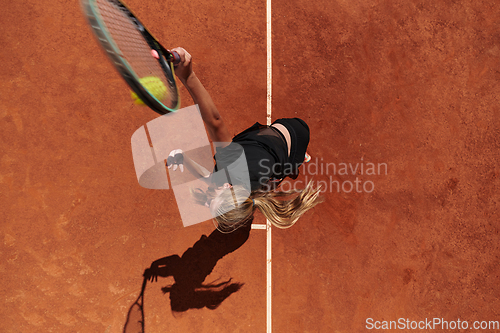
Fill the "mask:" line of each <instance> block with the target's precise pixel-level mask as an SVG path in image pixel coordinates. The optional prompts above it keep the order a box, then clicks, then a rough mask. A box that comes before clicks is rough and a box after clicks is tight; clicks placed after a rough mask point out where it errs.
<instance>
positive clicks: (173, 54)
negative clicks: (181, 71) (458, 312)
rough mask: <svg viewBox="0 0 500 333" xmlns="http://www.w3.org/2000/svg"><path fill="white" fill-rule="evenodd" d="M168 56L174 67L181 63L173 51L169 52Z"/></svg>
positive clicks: (177, 54)
mask: <svg viewBox="0 0 500 333" xmlns="http://www.w3.org/2000/svg"><path fill="white" fill-rule="evenodd" d="M170 54H171V55H172V57H171V59H172V62H173V63H174V66H175V65H178V64H179V63H180V62H181V57H180V56H179V53H177V52H175V51H170Z"/></svg>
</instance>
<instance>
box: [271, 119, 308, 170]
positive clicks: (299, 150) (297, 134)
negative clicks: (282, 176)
mask: <svg viewBox="0 0 500 333" xmlns="http://www.w3.org/2000/svg"><path fill="white" fill-rule="evenodd" d="M273 124H281V125H283V126H285V127H286V129H287V130H288V132H290V138H291V141H292V142H291V143H292V146H291V147H290V156H289V157H288V163H291V164H292V165H294V167H295V168H297V169H298V168H299V166H301V165H302V163H303V162H304V158H305V155H306V151H307V146H308V145H309V138H310V136H309V126H307V124H306V122H305V121H303V120H302V119H300V118H282V119H278V120H276V121H274V122H273Z"/></svg>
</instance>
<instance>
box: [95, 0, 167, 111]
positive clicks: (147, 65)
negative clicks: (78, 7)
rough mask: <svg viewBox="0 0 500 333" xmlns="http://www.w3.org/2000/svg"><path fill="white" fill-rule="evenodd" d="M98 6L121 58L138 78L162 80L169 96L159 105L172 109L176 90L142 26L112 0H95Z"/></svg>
mask: <svg viewBox="0 0 500 333" xmlns="http://www.w3.org/2000/svg"><path fill="white" fill-rule="evenodd" d="M96 4H97V7H98V9H99V14H100V16H101V18H102V20H103V22H104V24H105V25H106V30H107V32H108V33H109V34H110V37H111V38H112V40H113V41H114V42H115V43H116V46H117V47H118V49H119V50H120V52H121V54H120V56H121V57H122V58H124V59H125V60H126V62H127V63H128V65H129V66H130V67H131V69H132V70H133V72H135V73H136V75H137V76H138V77H139V79H140V78H144V77H150V76H154V77H157V78H159V79H160V80H161V81H162V82H163V83H164V85H165V87H167V89H168V94H165V96H164V97H163V98H161V99H160V102H162V103H167V104H166V106H167V107H171V105H170V104H171V103H172V101H171V100H170V98H169V96H174V95H175V94H176V91H175V87H174V86H173V84H172V82H170V80H169V79H168V78H167V77H166V75H165V73H164V71H163V68H162V66H161V65H160V63H159V62H158V60H157V59H155V58H154V57H153V56H152V55H151V47H150V46H149V44H148V42H147V41H146V39H145V37H144V35H143V34H142V33H141V32H140V31H139V30H138V29H139V26H138V25H137V24H136V23H135V22H134V21H135V20H134V18H133V17H130V16H129V15H128V11H127V9H126V8H123V7H122V6H120V5H119V4H117V3H114V2H112V0H111V1H109V0H96ZM150 93H151V94H152V95H153V96H155V95H154V94H153V93H152V92H150ZM155 97H157V96H155Z"/></svg>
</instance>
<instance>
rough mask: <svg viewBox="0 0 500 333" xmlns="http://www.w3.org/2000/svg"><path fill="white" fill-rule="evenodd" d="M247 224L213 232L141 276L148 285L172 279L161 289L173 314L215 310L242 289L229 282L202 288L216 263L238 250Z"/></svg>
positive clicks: (244, 236)
mask: <svg viewBox="0 0 500 333" xmlns="http://www.w3.org/2000/svg"><path fill="white" fill-rule="evenodd" d="M250 229H251V223H248V224H247V225H246V226H244V227H241V228H239V229H237V230H236V231H234V232H232V233H229V234H224V233H221V232H220V231H218V230H217V229H216V230H214V231H213V232H212V233H211V234H210V235H209V236H208V237H207V236H205V235H203V236H201V238H200V239H199V240H198V241H197V242H196V243H195V244H194V245H193V246H192V247H190V248H189V249H187V250H186V252H184V253H183V254H182V256H179V255H176V254H175V255H171V256H168V257H164V258H161V259H158V260H155V261H154V262H153V263H152V264H151V267H150V268H148V269H146V270H145V272H144V278H145V279H149V280H150V281H154V280H157V278H158V277H173V278H174V281H175V283H174V284H173V285H171V286H166V287H163V288H162V291H163V293H164V294H166V293H170V306H171V308H172V311H174V312H184V311H187V310H189V309H201V308H204V307H206V308H208V309H212V310H213V309H216V308H217V307H218V306H219V305H220V304H221V303H222V302H223V301H224V300H225V299H227V298H228V297H229V296H230V295H231V294H233V293H235V292H237V291H238V290H240V289H241V287H242V286H243V284H242V283H233V282H231V281H232V279H229V280H228V281H222V282H219V283H208V284H204V283H203V282H204V281H205V279H206V277H207V276H208V275H210V273H211V272H212V271H213V269H214V267H215V265H216V264H217V262H218V261H219V260H220V259H222V258H223V257H224V256H226V255H227V254H229V253H231V252H233V251H235V250H237V249H238V248H239V247H241V246H242V245H243V244H244V243H245V242H246V241H247V240H248V237H249V235H250Z"/></svg>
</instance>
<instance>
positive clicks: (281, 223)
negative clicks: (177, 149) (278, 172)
mask: <svg viewBox="0 0 500 333" xmlns="http://www.w3.org/2000/svg"><path fill="white" fill-rule="evenodd" d="M320 192H321V187H318V188H314V186H313V182H312V181H310V182H309V183H308V184H307V186H306V188H304V189H302V190H290V191H264V190H257V191H253V192H251V193H249V192H248V190H247V189H246V188H244V187H243V186H241V185H235V186H233V187H232V188H226V189H224V190H223V191H222V192H221V193H220V194H219V198H220V200H218V201H220V204H218V205H216V207H215V208H214V211H212V214H213V215H214V216H215V223H216V227H217V229H219V231H221V232H226V233H227V232H232V231H234V230H236V229H238V228H239V227H241V226H243V225H245V224H246V223H248V222H251V221H252V219H253V213H254V212H255V210H256V209H257V208H258V209H259V210H260V211H261V213H262V214H263V215H264V216H265V217H266V218H267V219H268V220H269V221H270V222H271V224H272V225H274V226H275V227H277V228H280V229H286V228H290V227H291V226H292V225H294V224H295V223H296V222H297V220H298V219H299V218H300V217H301V216H302V215H303V214H304V213H305V212H307V211H308V210H309V209H311V208H313V207H314V206H316V205H317V204H319V203H321V202H322V201H323V199H322V198H321V197H320V196H319V194H320ZM191 193H192V194H193V196H194V198H195V200H196V201H197V202H198V203H200V204H205V203H206V202H207V201H209V200H211V199H212V200H213V199H214V198H215V197H216V196H217V195H216V192H215V191H214V189H213V188H209V189H208V190H207V191H206V192H203V191H202V190H201V189H196V190H194V191H191ZM279 198H281V199H279Z"/></svg>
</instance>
